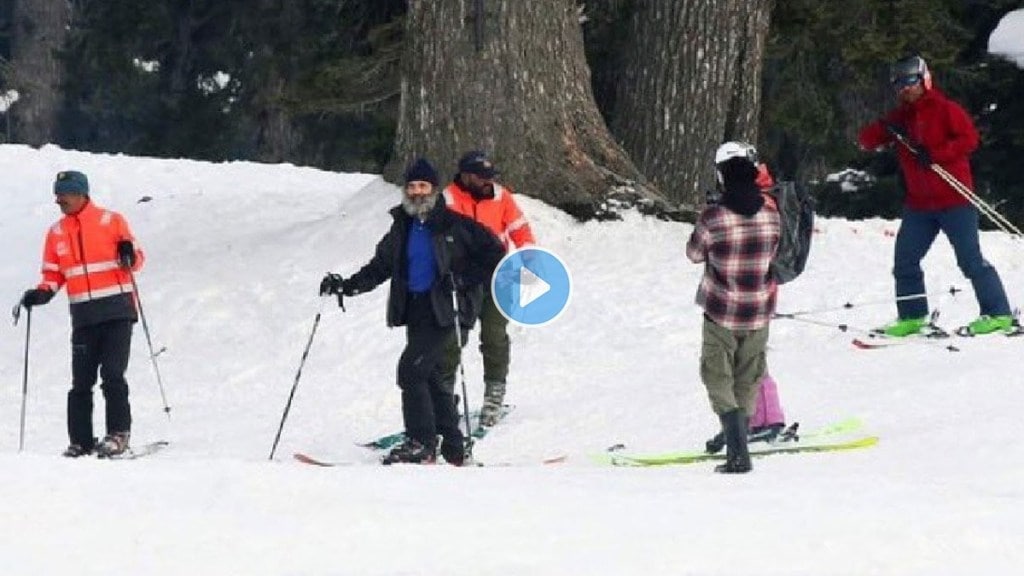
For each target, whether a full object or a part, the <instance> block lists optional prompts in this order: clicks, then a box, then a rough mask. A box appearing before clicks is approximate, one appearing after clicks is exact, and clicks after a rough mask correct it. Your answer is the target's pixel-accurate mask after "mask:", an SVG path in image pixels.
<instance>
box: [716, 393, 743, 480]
mask: <svg viewBox="0 0 1024 576" xmlns="http://www.w3.org/2000/svg"><path fill="white" fill-rule="evenodd" d="M719 418H720V419H721V420H722V429H723V430H725V463H724V464H719V465H718V466H715V472H718V473H720V474H745V473H747V472H750V470H751V468H752V467H751V465H750V451H749V450H748V449H747V422H748V420H747V415H746V414H745V413H744V412H743V410H741V409H739V408H737V409H735V410H730V411H728V412H726V413H725V414H722V415H720V417H719Z"/></svg>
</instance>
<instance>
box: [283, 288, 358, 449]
mask: <svg viewBox="0 0 1024 576" xmlns="http://www.w3.org/2000/svg"><path fill="white" fill-rule="evenodd" d="M326 296H327V295H326V294H324V296H323V297H321V298H320V309H319V310H317V313H316V318H315V319H314V320H313V330H312V331H310V333H309V340H308V341H307V342H306V349H305V350H303V351H302V359H301V360H300V361H299V370H298V371H297V372H296V373H295V382H293V383H292V391H291V392H289V393H288V403H287V404H285V405H284V414H282V415H281V424H280V425H278V427H277V435H275V436H274V445H273V446H271V447H270V458H268V460H273V459H274V453H275V452H277V443H278V442H280V441H281V431H282V430H284V421H285V420H287V419H288V412H289V411H291V409H292V399H293V398H295V389H296V388H298V387H299V378H302V367H303V366H305V365H306V357H307V356H309V347H310V346H312V345H313V337H314V336H316V329H317V327H318V326H320V316H321V315H323V313H324V304H325V303H326V302H327V298H326ZM338 305H339V306H341V294H340V293H339V294H338ZM341 310H342V311H344V310H345V307H344V306H342V308H341Z"/></svg>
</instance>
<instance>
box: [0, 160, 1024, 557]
mask: <svg viewBox="0 0 1024 576" xmlns="http://www.w3.org/2000/svg"><path fill="white" fill-rule="evenodd" d="M62 169H79V170H82V171H84V172H85V173H87V174H88V176H89V178H90V182H91V185H92V188H93V198H94V199H95V201H96V202H97V203H98V204H100V205H102V206H105V207H109V208H112V209H115V210H118V211H120V212H122V213H124V214H125V216H126V217H127V219H128V221H129V222H130V223H131V225H132V226H133V228H134V230H135V232H136V234H137V235H138V237H139V239H140V243H141V245H142V247H143V248H144V249H145V250H146V254H147V264H146V267H145V269H144V270H143V271H141V272H140V273H139V274H138V281H139V285H140V290H141V296H142V303H143V306H144V311H145V313H146V315H147V320H148V323H149V326H150V328H151V331H152V337H153V340H154V345H155V346H156V347H157V348H160V347H163V346H166V347H167V351H166V352H165V353H163V354H162V355H160V356H159V358H158V361H159V366H160V370H161V374H162V376H163V381H164V384H165V386H166V391H167V397H168V401H169V403H170V405H171V407H172V411H171V418H170V420H169V419H168V418H167V417H166V416H165V415H164V413H163V411H162V404H161V400H160V394H159V391H158V389H157V386H156V382H155V378H154V376H153V373H152V367H151V365H150V363H149V362H148V360H147V350H146V342H145V338H144V336H143V333H142V330H141V325H140V326H137V328H136V332H135V339H134V343H133V346H134V354H133V358H132V363H131V366H130V368H129V373H128V376H129V382H130V383H131V386H132V408H133V415H134V420H135V423H134V426H133V440H134V442H135V443H136V444H140V443H145V442H148V441H152V440H155V439H168V440H170V441H171V446H170V447H169V448H168V449H166V450H164V451H163V452H161V453H159V454H157V455H154V456H151V457H147V458H144V459H140V460H136V461H132V462H103V461H97V460H94V459H82V460H67V459H63V458H61V457H60V456H59V452H60V451H61V450H62V449H63V448H64V446H65V445H66V443H67V439H66V436H65V397H66V392H67V389H68V378H69V372H70V368H69V365H70V361H69V345H68V341H69V335H70V329H69V321H68V313H67V309H66V304H65V302H66V299H65V297H64V296H58V298H56V299H55V300H54V301H53V302H51V303H50V304H49V305H48V306H46V307H42V308H37V309H35V311H34V312H33V318H32V333H31V361H30V372H29V380H28V397H27V427H26V438H25V450H24V451H23V452H22V453H20V454H19V453H18V422H19V417H20V406H21V399H22V395H21V383H22V367H23V364H22V358H23V354H24V346H25V324H24V322H25V318H24V316H23V317H22V323H21V324H19V325H18V326H17V327H16V328H15V327H9V328H8V329H6V330H5V331H4V334H5V335H4V337H3V338H2V339H0V382H2V383H3V384H2V386H0V423H2V426H0V493H2V494H4V495H5V496H6V498H5V501H4V506H3V509H4V510H3V511H4V513H3V515H2V516H0V533H2V534H3V537H2V538H0V557H2V558H3V559H4V568H3V573H4V574H5V575H36V574H110V573H114V572H116V573H123V574H149V575H152V574H168V575H172V574H186V573H187V574H200V575H204V574H211V575H221V574H246V575H264V574H266V575H279V574H360V575H364V574H371V575H374V574H382V575H383V574H453V573H459V572H468V573H473V574H479V575H491V574H495V575H496V574H552V575H555V574H558V575H561V574H567V573H579V574H753V573H758V574H787V575H788V574H807V575H812V574H814V575H817V574H865V573H874V574H929V575H933V574H968V573H971V574H974V573H1008V572H1010V571H1011V569H1012V567H1013V566H1020V565H1021V564H1022V563H1024V546H1022V544H1024V538H1022V536H1021V535H1022V534H1024V514H1022V513H1024V506H1022V502H1024V451H1022V450H1020V449H1019V448H1017V446H1018V438H1019V435H1020V434H1019V432H1020V416H1019V414H1020V406H1022V405H1024V386H1022V384H1024V377H1022V376H1021V375H1020V372H1019V370H1017V366H1016V364H1015V362H1014V360H1013V358H1014V357H1015V355H1016V354H1018V353H1019V350H1020V347H1021V346H1022V345H1024V340H1019V339H1018V340H1012V339H1005V338H1002V337H988V338H984V339H976V340H969V339H958V340H957V341H956V343H957V344H958V345H959V346H960V347H961V348H962V351H961V352H957V353H951V352H947V351H945V350H943V349H941V348H939V347H934V346H928V345H906V346H902V347H898V348H890V349H886V350H876V351H861V350H856V349H854V348H853V347H852V346H851V345H850V343H849V341H850V338H851V334H850V333H844V332H842V331H840V330H838V329H835V328H828V327H822V326H815V325H811V324H807V323H801V322H796V321H792V320H789V321H787V320H779V321H777V322H775V323H774V324H773V326H772V337H771V342H770V352H769V354H770V359H769V362H770V365H771V369H772V373H773V375H774V376H775V378H776V379H777V381H778V382H779V391H780V394H781V397H782V401H783V405H784V408H785V410H786V413H787V416H788V417H789V419H790V420H791V421H800V422H801V423H802V427H804V428H805V429H812V428H815V427H818V426H821V425H824V424H827V423H829V422H833V421H836V420H838V419H841V418H845V417H850V416H857V417H860V418H861V419H862V420H863V421H864V422H865V428H866V431H867V432H869V433H871V434H876V435H878V436H880V437H881V442H880V444H879V445H878V446H877V447H874V448H871V449H867V450H861V451H853V452H846V453H832V454H805V455H800V456H778V457H772V458H766V459H761V460H756V461H755V469H754V471H753V473H751V474H748V475H745V476H738V477H723V476H720V475H716V474H713V473H712V472H711V467H712V465H711V464H699V465H690V466H678V467H665V468H648V469H630V468H613V467H605V466H600V465H597V464H595V463H594V462H593V461H592V460H591V459H590V458H588V455H592V454H595V453H599V452H601V451H602V450H603V449H604V448H606V447H607V446H610V445H612V444H615V443H619V442H622V443H625V444H626V445H627V446H629V447H630V448H631V449H632V450H635V451H637V452H657V451H663V450H672V449H690V448H694V449H695V448H698V447H700V446H702V445H703V441H704V440H705V439H706V438H707V437H708V436H709V435H710V434H711V433H713V432H714V431H715V427H716V422H715V419H714V417H713V416H712V414H711V411H710V408H709V407H708V402H707V398H706V396H705V393H704V391H703V387H702V385H701V384H700V381H699V377H698V370H697V362H698V355H699V347H700V318H701V314H700V311H699V309H698V308H697V307H696V306H695V305H694V304H693V295H694V291H695V289H696V286H697V282H698V278H699V275H700V273H701V269H700V267H699V266H694V265H691V264H689V263H688V262H687V261H686V260H685V257H684V255H683V244H684V242H685V240H686V238H687V236H688V233H689V231H690V226H689V225H685V224H676V223H666V222H660V221H656V220H651V219H646V218H641V217H639V216H635V215H628V216H627V217H626V219H625V221H624V222H619V223H587V224H579V223H575V222H574V221H572V219H571V218H569V217H568V216H566V215H564V214H562V213H560V212H557V211H555V210H553V209H551V208H548V207H546V206H545V205H543V204H541V203H539V202H537V201H534V200H532V199H529V198H522V205H523V208H524V210H525V212H526V213H527V215H528V217H529V218H530V220H531V222H532V224H533V227H534V230H535V232H536V234H537V235H538V236H539V238H540V240H541V242H542V244H543V245H544V246H546V247H548V248H550V249H552V250H553V251H554V252H555V253H557V254H559V255H560V256H561V257H562V258H563V259H564V260H565V261H566V262H567V263H568V265H569V267H570V270H571V274H572V277H573V280H574V282H575V289H574V294H573V300H572V304H571V308H570V309H569V310H568V311H567V312H566V313H565V314H564V315H563V316H562V317H561V318H559V319H558V320H557V321H556V322H554V323H552V324H551V325H549V326H546V327H543V328H538V329H533V330H528V329H520V328H515V329H512V338H513V340H514V345H513V367H512V375H511V379H510V391H509V400H510V401H512V402H514V403H515V404H516V405H517V408H516V410H515V411H514V412H513V413H512V414H511V415H510V416H509V418H508V419H507V420H506V421H505V423H503V424H502V425H501V426H500V427H499V428H496V429H494V431H493V432H492V433H491V435H490V436H488V438H487V439H486V440H485V441H483V442H482V443H480V444H479V445H478V447H477V456H478V458H479V459H480V460H481V461H484V462H490V463H495V464H512V465H511V466H491V467H484V468H461V469H460V468H453V467H449V466H432V467H430V466H428V467H389V468H385V467H382V466H377V465H374V463H373V458H374V457H373V455H372V454H370V453H368V452H367V451H365V450H364V449H361V448H358V447H356V446H355V443H356V442H358V441H366V440H368V439H372V438H374V437H376V436H378V435H380V434H383V433H386V432H391V431H393V430H395V429H398V428H400V427H401V417H400V403H399V393H398V390H397V388H396V387H395V386H394V383H393V382H394V370H395V362H396V360H397V357H398V355H399V353H400V350H401V348H402V344H403V340H404V336H403V333H402V331H401V330H388V329H387V328H386V327H385V326H384V302H385V298H386V289H385V288H384V287H381V288H379V289H377V290H376V291H374V292H372V293H370V294H367V295H361V296H359V297H356V298H351V299H349V300H348V301H347V302H346V307H347V311H346V312H342V311H341V310H340V309H338V307H337V306H336V305H335V303H334V302H333V301H327V302H326V307H325V308H324V309H323V316H322V319H321V322H320V324H319V328H318V331H317V333H316V337H315V339H314V341H313V344H312V347H311V350H310V353H309V357H308V360H307V361H306V363H305V366H304V368H303V371H302V378H301V380H300V382H299V385H298V388H297V390H296V394H295V398H294V402H293V405H292V408H291V413H290V415H289V417H288V420H287V423H286V425H285V428H284V432H283V435H282V439H281V444H280V446H279V448H278V455H277V458H276V460H275V461H274V462H269V461H268V460H267V456H268V454H269V451H270V446H271V443H272V441H273V438H274V434H275V432H276V430H277V427H278V424H279V422H280V420H281V415H282V411H283V409H284V406H285V402H286V401H287V398H288V394H289V391H290V390H291V388H292V385H293V382H294V381H295V375H296V370H297V368H298V364H299V359H300V356H301V354H302V350H303V348H304V346H305V344H306V342H307V340H308V338H309V335H310V331H311V329H312V327H313V321H314V318H315V316H316V314H317V312H318V310H319V309H320V305H321V303H322V301H321V300H320V299H319V298H318V297H317V295H316V290H317V285H318V284H319V281H320V278H321V277H322V276H323V274H324V273H325V272H326V271H336V272H339V273H342V274H350V273H352V272H353V271H355V270H356V269H357V267H358V266H360V265H362V264H363V263H364V262H365V261H367V260H368V259H369V257H370V255H371V254H372V250H373V247H374V245H375V243H376V242H377V240H378V239H379V238H380V236H381V235H382V234H383V233H384V231H385V230H386V228H387V225H388V218H389V217H388V216H387V214H386V211H387V209H388V208H389V207H390V206H391V205H393V204H394V203H395V202H396V201H397V199H398V194H399V191H398V189H397V188H395V187H393V186H391V185H389V184H387V183H385V182H383V181H382V180H381V179H380V178H379V177H377V176H375V175H367V174H336V173H329V172H323V171H318V170H314V169H309V168H301V167H295V166H290V165H261V164H254V163H244V162H238V163H226V164H209V163H202V162H195V161H188V160H157V159H147V158H132V157H126V156H119V155H117V156H111V155H99V154H86V153H80V152H73V151H65V150H61V149H58V148H54V147H44V148H42V149H40V150H35V149H31V148H28V147H25V146H14V145H3V146H0V173H3V174H4V176H5V177H4V181H5V184H4V189H5V192H4V198H5V202H6V206H5V209H6V213H5V217H4V218H3V219H0V240H2V242H3V245H4V247H5V251H4V253H5V257H4V258H3V260H0V289H2V290H0V291H2V293H3V294H5V295H6V297H7V298H9V304H10V305H13V304H14V303H15V302H16V301H17V299H18V297H19V296H20V294H21V292H22V291H23V290H24V289H26V288H28V287H31V286H33V285H34V284H35V283H36V282H37V281H38V269H39V256H40V251H41V247H42V241H43V235H44V233H45V230H46V227H47V226H48V225H50V224H51V223H52V222H54V221H56V220H57V219H58V217H59V211H58V209H57V208H56V206H54V205H53V203H52V196H51V194H50V190H51V186H52V178H53V175H54V174H55V173H56V172H57V171H59V170H62ZM512 184H516V183H512ZM519 187H520V188H528V184H527V183H520V185H519ZM144 197H149V198H150V200H149V201H145V202H140V201H139V200H140V199H142V198H144ZM897 227H898V223H896V222H892V221H884V220H867V221H862V222H848V221H845V220H835V219H821V220H820V222H819V223H818V228H819V233H818V234H817V235H816V237H815V245H814V250H813V252H812V256H811V260H810V263H809V267H808V269H807V271H806V272H805V274H804V276H802V277H801V278H800V279H798V280H796V281H795V282H793V283H792V284H790V285H787V286H785V287H784V289H783V290H782V293H781V297H780V303H779V307H780V311H783V312H785V311H797V310H809V309H818V308H834V307H837V306H838V307H841V306H842V305H843V304H844V303H847V302H851V303H863V304H860V305H855V306H854V307H853V308H850V309H848V310H840V311H835V312H831V313H824V314H820V315H814V316H811V317H810V318H813V319H816V320H822V321H826V322H836V323H848V324H850V325H851V326H859V327H870V326H874V325H877V324H879V323H881V322H884V321H887V320H889V319H891V318H892V316H893V314H894V307H893V306H892V305H891V303H888V302H886V301H887V300H888V299H889V296H890V294H891V292H892V285H891V277H890V272H889V270H890V269H891V265H892V263H891V258H892V243H893V231H894V230H895V229H896V228H897ZM982 245H983V249H984V251H985V254H986V257H987V258H988V259H989V261H991V262H992V263H993V264H994V265H995V266H996V267H997V268H998V270H999V272H1000V274H1001V275H1002V278H1003V281H1004V282H1005V284H1006V287H1007V290H1008V292H1009V293H1010V295H1011V299H1014V300H1015V302H1014V303H1015V304H1019V299H1020V295H1021V287H1022V286H1024V258H1022V256H1021V250H1020V244H1019V241H1014V240H1012V239H1010V238H1008V237H1007V236H1005V235H1003V234H999V233H987V232H986V233H983V234H982ZM924 267H925V271H926V278H927V280H928V283H929V287H930V288H931V289H933V290H938V291H941V290H943V289H946V288H948V287H949V286H951V285H956V286H959V287H961V288H964V289H966V290H967V291H966V292H965V293H963V294H960V295H958V296H956V297H950V296H946V297H936V298H933V300H932V303H933V304H938V305H939V307H940V308H941V310H942V317H941V319H940V321H941V323H942V324H944V325H946V326H950V327H952V326H956V325H959V324H961V323H964V322H966V321H968V320H970V319H971V318H972V317H973V316H974V315H975V314H976V313H977V309H976V304H975V303H974V300H973V297H972V296H971V293H970V287H969V286H968V285H967V282H966V281H965V280H964V278H963V277H962V276H961V274H960V272H959V271H958V270H957V268H956V264H955V259H954V257H953V254H952V251H951V249H950V248H949V245H948V243H947V242H946V241H945V240H944V239H939V240H938V241H937V242H936V245H935V247H934V248H933V250H932V252H931V254H930V255H929V256H928V257H927V258H926V260H925V263H924ZM878 302H883V303H880V304H879V303H878ZM872 303H876V304H872ZM476 342H477V335H476V334H475V333H474V334H473V335H472V336H471V341H470V344H469V346H467V353H466V376H467V386H468V389H469V398H470V400H471V402H472V403H473V404H478V403H479V401H480V398H481V395H482V386H481V382H480V381H481V373H482V368H481V363H480V355H479V353H478V352H477V351H476ZM102 406H103V402H102V399H101V398H99V394H98V393H97V407H96V423H97V429H98V430H99V431H102V422H103V419H102V410H103V409H102ZM299 450H301V451H306V452H310V453H312V454H314V455H318V456H321V457H325V458H331V459H337V460H344V461H349V462H353V463H354V464H355V465H352V466H342V467H337V468H327V469H325V468H316V467H311V466H305V465H301V464H298V463H295V462H294V461H293V460H292V459H291V458H290V455H291V454H292V453H293V452H295V451H299ZM562 454H564V455H568V459H567V460H566V462H564V463H562V464H557V465H542V464H540V463H539V462H540V460H541V459H542V458H544V457H547V456H555V455H562Z"/></svg>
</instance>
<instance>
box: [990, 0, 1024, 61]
mask: <svg viewBox="0 0 1024 576" xmlns="http://www.w3.org/2000/svg"><path fill="white" fill-rule="evenodd" d="M988 51H989V52H990V53H992V54H997V55H1001V56H1005V57H1006V58H1007V59H1008V60H1010V61H1012V62H1016V63H1017V66H1019V67H1021V68H1024V9H1021V10H1014V11H1012V12H1010V13H1008V14H1007V15H1006V16H1003V19H1002V20H1000V21H999V24H998V25H997V26H996V29H995V30H993V31H992V35H991V36H989V38H988Z"/></svg>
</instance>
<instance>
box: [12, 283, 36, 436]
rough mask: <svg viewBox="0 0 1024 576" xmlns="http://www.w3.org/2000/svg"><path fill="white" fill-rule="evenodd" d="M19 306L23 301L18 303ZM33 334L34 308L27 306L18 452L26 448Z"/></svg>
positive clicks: (16, 318) (16, 316)
mask: <svg viewBox="0 0 1024 576" xmlns="http://www.w3.org/2000/svg"><path fill="white" fill-rule="evenodd" d="M18 306H19V308H20V306H21V303H19V304H18ZM14 324H15V325H17V324H18V314H17V313H15V314H14ZM31 335H32V308H31V307H29V306H26V307H25V368H24V371H23V372H22V376H21V427H20V432H19V434H18V452H21V451H22V449H23V448H25V404H26V403H27V402H28V345H29V338H30V337H31Z"/></svg>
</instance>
